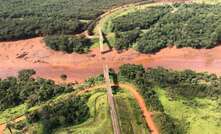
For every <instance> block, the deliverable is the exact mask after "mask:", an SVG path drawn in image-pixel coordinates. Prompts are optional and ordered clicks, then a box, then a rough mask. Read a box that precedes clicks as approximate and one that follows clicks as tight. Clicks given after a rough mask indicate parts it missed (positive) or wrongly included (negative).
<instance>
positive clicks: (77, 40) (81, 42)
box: [44, 35, 92, 53]
mask: <svg viewBox="0 0 221 134" xmlns="http://www.w3.org/2000/svg"><path fill="white" fill-rule="evenodd" d="M44 41H45V43H46V45H47V46H48V47H50V48H51V49H54V50H56V51H64V52H67V53H72V52H77V53H85V52H88V51H89V48H90V46H91V44H92V43H91V41H90V40H89V39H86V38H84V37H77V36H70V35H53V36H46V37H45V38H44Z"/></svg>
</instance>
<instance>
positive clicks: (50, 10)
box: [0, 0, 143, 41]
mask: <svg viewBox="0 0 221 134" xmlns="http://www.w3.org/2000/svg"><path fill="white" fill-rule="evenodd" d="M138 1H143V0H108V1H106V0H96V1H94V0H91V1H88V0H59V1H54V0H34V1H32V0H16V1H14V0H7V1H6V0H0V3H1V5H0V41H4V40H18V39H26V38H31V37H36V36H45V35H55V34H75V33H79V32H81V31H83V30H85V29H86V28H87V27H88V24H89V23H92V22H93V21H94V20H95V19H96V18H97V17H98V16H99V15H100V14H102V13H103V12H105V10H106V9H109V8H111V7H112V6H119V5H122V4H127V3H132V2H138ZM81 20H87V21H88V22H87V21H81Z"/></svg>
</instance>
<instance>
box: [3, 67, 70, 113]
mask: <svg viewBox="0 0 221 134" xmlns="http://www.w3.org/2000/svg"><path fill="white" fill-rule="evenodd" d="M33 74H35V71H34V70H32V69H27V70H22V71H20V72H19V73H18V77H8V78H6V79H2V80H0V111H3V110H5V109H7V108H11V107H14V106H17V105H19V104H22V103H27V104H28V106H29V107H31V106H34V105H37V104H40V103H42V102H45V101H47V100H49V99H51V98H52V97H55V96H57V95H59V94H62V93H65V92H71V91H73V90H74V89H73V87H72V85H70V84H69V85H56V84H55V82H54V81H52V80H46V79H42V78H37V79H34V78H32V77H31V76H32V75H33Z"/></svg>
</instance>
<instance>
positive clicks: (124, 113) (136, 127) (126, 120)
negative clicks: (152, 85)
mask: <svg viewBox="0 0 221 134" xmlns="http://www.w3.org/2000/svg"><path fill="white" fill-rule="evenodd" d="M115 100H116V103H117V113H118V117H119V119H120V127H121V132H122V133H123V134H148V133H149V131H148V129H147V127H146V124H145V122H144V119H143V118H142V113H141V111H140V108H139V106H138V105H137V103H136V101H135V100H134V98H133V97H132V96H131V95H130V94H129V92H128V91H126V90H121V91H120V92H118V93H117V94H116V95H115Z"/></svg>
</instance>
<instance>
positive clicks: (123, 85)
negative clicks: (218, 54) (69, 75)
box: [79, 83, 159, 134]
mask: <svg viewBox="0 0 221 134" xmlns="http://www.w3.org/2000/svg"><path fill="white" fill-rule="evenodd" d="M119 87H120V88H122V89H126V90H128V91H129V92H130V93H131V94H132V95H133V97H134V99H135V100H136V102H137V104H138V105H139V107H140V109H141V111H142V115H143V117H144V119H145V122H146V124H147V126H148V128H149V129H150V131H151V134H159V131H158V129H157V126H156V125H155V123H154V121H153V118H152V113H151V112H150V111H148V108H147V106H146V104H145V101H144V99H143V97H142V96H141V95H140V94H139V92H138V91H137V88H136V87H135V86H134V85H132V84H128V83H120V84H119ZM98 88H106V85H105V84H102V85H97V86H94V87H91V88H88V89H85V90H82V91H80V92H79V95H80V94H83V93H85V92H89V91H92V90H95V89H98Z"/></svg>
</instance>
